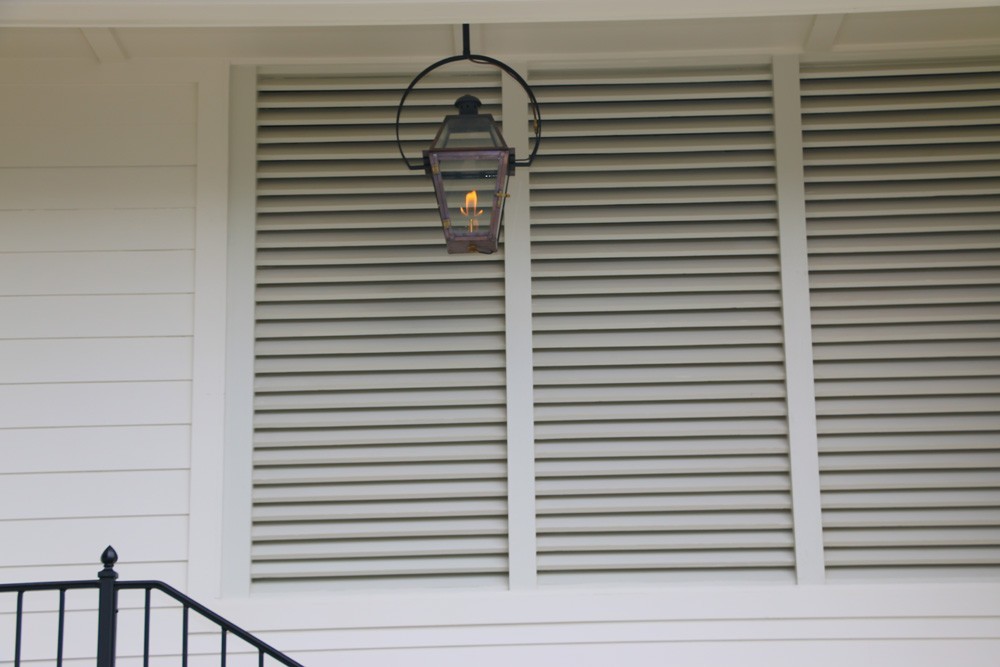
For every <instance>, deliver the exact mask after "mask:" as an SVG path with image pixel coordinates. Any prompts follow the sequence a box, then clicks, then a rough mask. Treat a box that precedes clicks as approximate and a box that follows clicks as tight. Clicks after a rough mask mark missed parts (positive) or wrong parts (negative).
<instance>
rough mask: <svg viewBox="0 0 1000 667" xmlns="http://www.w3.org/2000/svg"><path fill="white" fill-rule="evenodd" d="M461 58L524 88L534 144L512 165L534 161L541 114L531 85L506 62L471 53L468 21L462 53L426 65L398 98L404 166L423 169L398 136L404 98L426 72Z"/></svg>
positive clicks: (464, 32)
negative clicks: (493, 70) (492, 69)
mask: <svg viewBox="0 0 1000 667" xmlns="http://www.w3.org/2000/svg"><path fill="white" fill-rule="evenodd" d="M461 60H468V61H469V62H471V63H475V64H477V65H492V66H494V67H496V68H498V69H500V70H501V71H503V72H505V73H506V74H508V75H509V76H510V78H512V79H514V80H515V81H517V83H518V84H520V86H521V88H523V89H524V92H526V93H527V94H528V101H529V102H530V103H531V112H532V115H533V121H534V122H533V126H534V128H535V145H534V146H533V147H532V149H531V154H530V155H528V158H527V159H526V160H521V161H517V160H515V161H514V162H513V164H514V166H517V167H528V166H530V165H531V163H532V162H534V161H535V156H536V155H537V154H538V147H539V145H540V144H541V142H542V114H541V112H540V111H539V110H538V100H536V99H535V93H534V92H533V91H532V90H531V86H529V85H528V82H527V81H525V80H524V79H523V78H522V77H521V75H520V74H518V73H517V72H516V71H515V70H514V69H513V68H512V67H510V66H509V65H507V64H506V63H504V62H502V61H500V60H497V59H496V58H490V57H489V56H484V55H480V54H477V53H472V50H471V49H470V47H469V24H468V23H464V24H462V54H461V55H458V56H448V57H447V58H442V59H441V60H439V61H437V62H436V63H434V64H432V65H429V66H428V67H426V68H425V69H424V71H422V72H421V73H420V74H418V75H417V76H416V77H414V79H413V81H411V82H410V85H409V86H407V87H406V90H405V91H404V92H403V97H402V98H401V99H400V100H399V107H397V109H396V146H397V148H399V155H400V157H402V158H403V162H405V163H406V166H407V167H409V168H410V169H411V170H414V171H416V170H423V169H424V164H423V162H421V163H420V164H413V163H411V162H410V161H409V160H408V159H407V157H406V154H405V153H404V152H403V142H402V141H401V140H400V137H399V121H400V118H401V117H402V115H403V104H404V103H405V102H406V98H407V97H409V95H410V93H411V92H412V91H413V89H414V87H416V85H417V83H418V82H419V81H420V80H421V79H423V78H424V77H425V76H427V75H428V74H430V73H431V72H433V71H434V70H436V69H437V68H439V67H442V66H444V65H448V64H450V63H454V62H459V61H461Z"/></svg>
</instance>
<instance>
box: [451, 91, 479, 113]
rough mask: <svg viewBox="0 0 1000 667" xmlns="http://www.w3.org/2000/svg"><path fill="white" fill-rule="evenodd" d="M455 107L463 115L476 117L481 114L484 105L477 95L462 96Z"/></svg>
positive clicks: (456, 101)
mask: <svg viewBox="0 0 1000 667" xmlns="http://www.w3.org/2000/svg"><path fill="white" fill-rule="evenodd" d="M455 106H456V107H457V108H458V113H460V114H461V115H463V116H466V115H469V116H474V115H476V114H478V113H479V107H481V106H483V103H482V102H480V101H479V98H478V97H476V96H475V95H462V96H461V97H459V98H458V99H457V100H455Z"/></svg>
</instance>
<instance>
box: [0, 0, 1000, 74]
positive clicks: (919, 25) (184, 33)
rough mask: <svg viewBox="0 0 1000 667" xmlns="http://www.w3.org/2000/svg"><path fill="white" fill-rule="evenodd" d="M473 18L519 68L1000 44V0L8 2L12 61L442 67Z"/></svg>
mask: <svg viewBox="0 0 1000 667" xmlns="http://www.w3.org/2000/svg"><path fill="white" fill-rule="evenodd" d="M902 8H906V9H907V10H908V11H897V10H900V9H902ZM917 8H921V9H919V10H917ZM873 10H881V11H873ZM465 22H467V23H471V24H473V26H474V27H473V36H472V43H473V50H475V51H477V52H480V53H489V54H491V55H494V56H498V57H502V58H506V59H518V60H531V59H559V60H562V59H572V60H584V61H585V60H592V59H609V58H611V59H613V58H619V57H620V58H642V57H644V56H650V57H653V56H657V57H659V56H664V55H671V56H682V57H683V56H694V57H701V56H706V55H713V56H726V55H753V54H774V53H810V52H813V53H842V54H851V53H870V52H872V51H885V50H924V49H934V50H940V49H986V50H990V51H995V50H997V49H1000V0H992V1H989V2H987V1H982V0H981V1H978V2H977V1H975V0H968V1H966V0H950V1H948V0H944V1H942V0H867V1H865V0H853V1H849V0H759V1H758V2H754V3H748V2H746V0H700V1H699V2H691V1H690V0H684V1H681V0H617V1H616V2H607V0H602V1H601V2H593V1H591V0H575V1H574V2H568V1H567V0H510V1H508V2H504V3H498V2H494V1H490V2H487V1H486V0H462V1H461V2H460V1H459V0H439V1H437V2H426V1H423V0H368V1H367V2H364V3H359V2H349V1H347V0H315V1H314V2H287V3H281V2H263V1H253V0H210V1H206V2H192V1H189V0H178V1H174V2H162V1H156V0H131V1H130V2H85V1H83V0H60V1H56V0H0V58H77V59H91V60H93V59H97V60H99V61H100V62H112V61H116V60H122V59H145V58H175V57H184V58H192V57H193V58H230V59H233V60H236V61H251V62H255V61H269V62H273V61H289V60H292V61H302V60H318V61H326V60H345V61H351V60H371V59H376V60H378V59H384V60H398V59H399V58H403V57H406V58H427V59H431V58H435V57H441V56H445V55H450V54H454V53H458V52H460V50H461V40H460V37H459V34H460V33H459V31H458V28H457V26H459V25H460V24H461V23H465Z"/></svg>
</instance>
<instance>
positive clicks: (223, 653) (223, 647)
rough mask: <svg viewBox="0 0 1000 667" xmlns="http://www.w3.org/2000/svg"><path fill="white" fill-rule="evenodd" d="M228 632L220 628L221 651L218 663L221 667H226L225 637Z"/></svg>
mask: <svg viewBox="0 0 1000 667" xmlns="http://www.w3.org/2000/svg"><path fill="white" fill-rule="evenodd" d="M228 632H229V631H228V630H226V629H225V628H222V649H221V651H222V656H221V659H220V662H219V664H220V665H221V667H226V635H227V634H228Z"/></svg>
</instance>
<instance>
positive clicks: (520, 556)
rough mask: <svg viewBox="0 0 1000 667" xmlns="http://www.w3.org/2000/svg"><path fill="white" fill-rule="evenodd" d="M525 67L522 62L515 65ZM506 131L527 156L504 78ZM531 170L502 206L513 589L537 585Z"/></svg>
mask: <svg viewBox="0 0 1000 667" xmlns="http://www.w3.org/2000/svg"><path fill="white" fill-rule="evenodd" d="M515 69H519V70H520V71H523V69H524V68H523V67H520V68H518V67H515ZM502 94H503V131H504V138H505V139H506V140H507V142H508V144H509V145H512V146H515V147H516V152H517V155H520V156H522V157H525V156H527V155H528V153H529V151H528V96H527V94H526V93H525V92H524V90H523V89H522V88H521V86H520V85H519V84H518V83H517V82H516V81H514V80H513V79H511V78H510V77H509V76H504V78H503V93H502ZM528 183H529V182H528V171H527V170H526V169H520V170H519V171H518V172H517V174H516V175H515V176H514V178H512V179H511V181H510V189H509V191H510V198H509V199H508V200H507V204H506V207H505V211H504V218H505V220H504V244H503V247H504V293H505V300H506V303H505V313H506V329H507V331H506V336H507V363H506V367H507V517H508V526H507V531H508V547H509V557H510V565H509V567H510V588H511V589H512V590H523V589H530V588H534V587H535V585H536V582H537V562H536V560H537V559H536V555H535V553H536V551H535V421H534V396H533V366H532V359H531V351H532V343H531V203H530V201H529V187H528Z"/></svg>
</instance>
